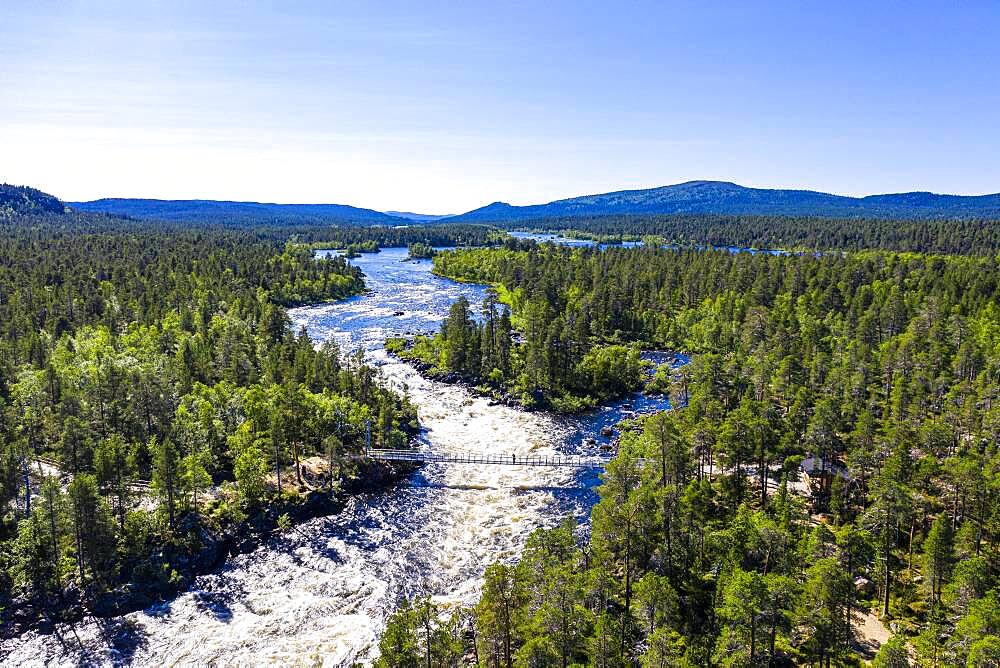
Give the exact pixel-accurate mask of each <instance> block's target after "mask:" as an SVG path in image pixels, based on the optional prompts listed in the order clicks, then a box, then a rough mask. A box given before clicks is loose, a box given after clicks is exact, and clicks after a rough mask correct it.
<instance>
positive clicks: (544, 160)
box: [0, 1, 1000, 214]
mask: <svg viewBox="0 0 1000 668" xmlns="http://www.w3.org/2000/svg"><path fill="white" fill-rule="evenodd" d="M5 20H6V24H7V25H6V27H7V30H6V37H7V38H6V39H5V40H4V42H3V43H2V44H0V57H2V58H3V61H4V63H5V66H4V68H3V69H2V70H0V84H2V85H3V87H4V89H5V90H7V91H13V92H14V94H10V95H5V96H4V98H3V99H2V100H0V146H3V150H2V151H0V181H7V182H10V183H19V184H24V185H30V186H33V187H37V188H40V189H42V190H45V191H47V192H50V193H52V194H54V195H56V196H58V197H60V198H62V199H64V200H67V201H87V200H93V199H99V198H104V197H142V198H154V199H215V200H234V201H257V202H275V203H338V204H349V205H353V206H358V207H365V208H371V209H376V210H380V211H385V210H397V211H412V212H419V213H432V214H441V213H444V212H451V213H456V212H463V211H468V210H471V209H475V208H477V207H480V206H483V205H485V204H489V203H490V202H494V201H504V202H508V203H511V204H537V203H543V202H549V201H553V200H558V199H565V198H570V197H575V196H579V195H587V194H594V193H604V192H612V191H618V190H634V189H643V188H650V187H658V186H664V185H670V184H675V183H681V182H685V181H690V180H719V181H731V182H735V183H738V184H740V185H745V186H749V187H761V188H787V189H808V190H818V191H821V192H830V193H834V194H841V195H852V196H862V195H869V194H881V193H896V192H909V191H931V192H936V193H948V194H984V193H995V192H997V191H1000V184H998V182H997V179H996V174H998V173H1000V158H998V156H1000V133H997V132H996V129H995V127H994V125H995V110H996V108H997V103H998V102H1000V73H998V72H997V70H996V68H991V67H989V66H988V63H990V62H997V61H1000V43H998V42H997V40H995V39H993V37H994V36H995V34H996V32H997V28H998V26H1000V6H998V5H996V4H992V3H969V4H965V5H963V6H961V7H950V8H949V11H948V12H947V13H942V12H940V11H939V6H938V5H932V4H929V3H916V4H913V5H907V8H906V11H905V12H902V11H893V10H892V9H891V8H883V7H872V6H870V5H868V4H862V3H843V4H840V5H837V6H835V7H833V6H826V5H824V6H812V7H808V6H802V7H789V6H787V5H785V4H783V3H754V4H753V6H750V5H745V6H744V5H741V6H738V7H734V6H730V5H729V4H725V3H718V4H713V3H690V4H689V3H671V4H669V5H663V4H641V3H639V4H632V5H628V6H627V7H621V6H615V7H603V6H601V5H599V4H577V3H555V4H552V5H546V6H544V7H542V6H536V5H534V4H514V5H509V6H506V7H504V8H503V9H497V8H494V7H491V6H480V5H469V6H463V7H453V6H451V5H448V4H437V3H428V4H425V5H421V7H420V8H419V9H414V8H412V7H408V6H407V5H406V4H403V3H399V4H396V3H389V4H380V5H378V6H368V5H365V4H345V5H338V6H337V7H333V8H331V7H327V6H326V5H325V4H324V3H318V2H317V3H303V4H298V5H296V6H295V8H294V13H292V10H290V9H288V8H285V7H283V6H281V5H277V4H275V5H266V4H258V5H255V6H253V7H250V6H245V5H243V4H236V3H213V4H212V5H211V6H209V7H205V6H201V5H199V4H197V3H153V4H146V5H144V6H142V7H136V6H133V5H132V4H131V3H127V2H103V3H83V2H67V3H58V4H56V3H54V4H50V5H37V4H36V3H29V2H21V1H15V2H13V3H10V4H9V6H8V7H7V8H6V16H5Z"/></svg>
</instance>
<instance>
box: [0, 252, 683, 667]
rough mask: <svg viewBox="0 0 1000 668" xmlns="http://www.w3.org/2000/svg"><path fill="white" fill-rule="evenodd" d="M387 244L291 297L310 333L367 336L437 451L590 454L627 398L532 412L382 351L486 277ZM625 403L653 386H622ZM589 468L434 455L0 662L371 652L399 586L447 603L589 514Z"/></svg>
mask: <svg viewBox="0 0 1000 668" xmlns="http://www.w3.org/2000/svg"><path fill="white" fill-rule="evenodd" d="M405 256H406V250H405V249H386V250H383V251H382V252H381V253H378V254H373V255H364V256H362V257H360V258H358V259H356V260H354V262H355V263H356V264H357V265H358V266H359V267H361V269H362V270H363V271H364V272H365V275H366V281H367V284H368V288H369V290H368V292H367V293H366V294H364V295H361V296H358V297H354V298H352V299H349V300H346V301H343V302H337V303H331V304H322V305H317V306H311V307H304V308H299V309H294V310H293V311H291V317H292V320H293V322H294V324H295V327H296V329H297V328H298V327H300V326H304V327H306V329H307V331H308V332H309V334H310V335H311V336H312V337H313V339H314V340H316V341H317V342H318V341H323V340H327V339H330V338H333V339H336V340H337V341H338V342H339V343H340V344H341V346H342V347H343V349H344V350H345V351H348V350H355V349H362V350H364V351H365V355H366V357H367V359H368V360H369V361H370V362H371V363H372V364H374V365H377V366H378V367H379V371H380V375H381V376H382V378H383V380H384V381H385V382H387V383H390V384H392V385H393V386H395V387H396V388H397V389H403V388H405V390H406V391H407V392H408V393H409V394H410V397H411V398H412V400H413V401H414V402H415V403H416V404H417V406H418V407H419V416H420V421H421V423H422V425H423V427H424V428H425V432H424V433H423V434H422V435H421V437H420V438H421V439H422V441H423V442H422V443H421V444H420V445H421V446H422V447H426V448H429V449H431V450H433V451H435V452H441V453H457V452H476V453H498V454H501V453H502V454H518V455H522V454H529V453H531V454H539V455H553V454H556V453H581V454H597V448H598V446H597V445H595V444H594V443H593V442H592V441H590V439H596V441H598V442H599V441H600V440H601V437H600V430H601V428H602V427H603V426H605V425H610V424H614V423H615V422H617V421H618V420H620V419H621V417H622V416H623V405H624V404H625V403H626V401H622V402H618V403H617V404H615V405H613V406H605V407H603V408H601V409H599V410H598V411H596V412H594V413H592V414H589V415H584V416H578V417H572V418H558V417H554V416H550V415H547V414H544V413H528V412H524V411H520V410H516V409H513V408H510V407H506V406H502V405H491V402H488V401H487V400H486V399H483V398H477V397H473V396H472V395H471V394H470V393H469V391H468V390H466V389H465V388H463V387H460V386H454V385H446V384H442V383H438V382H433V381H428V380H425V379H423V378H421V377H420V376H419V375H418V374H417V373H416V372H415V371H414V370H413V369H412V367H410V366H408V365H406V364H403V363H400V362H397V361H395V360H393V359H392V358H390V357H389V356H388V355H387V354H386V352H385V350H384V349H383V348H382V342H383V341H384V339H385V337H386V336H390V335H402V334H406V333H417V332H424V331H430V330H435V329H436V328H437V327H438V326H439V325H440V322H441V321H442V319H443V318H444V316H445V315H446V314H447V311H448V307H449V306H450V304H451V303H452V302H453V301H454V300H455V299H457V298H458V297H459V295H465V296H466V297H467V298H468V299H469V301H470V302H471V303H472V304H473V305H474V306H477V307H478V305H479V304H480V303H481V302H482V300H483V297H484V296H485V293H486V288H485V286H482V285H471V284H460V283H456V282H453V281H449V280H446V279H442V278H439V277H436V276H434V275H433V274H432V273H431V271H430V269H431V265H430V262H429V261H426V260H425V261H421V262H404V261H403V260H404V259H405ZM627 403H629V404H631V409H632V410H637V411H639V412H647V411H653V410H658V409H662V408H665V407H666V405H667V404H666V400H665V399H664V398H655V397H641V396H636V397H632V398H629V399H628V400H627ZM598 483H599V480H598V478H597V475H596V474H595V473H594V472H592V471H590V472H579V471H575V470H573V469H559V468H551V469H549V468H521V467H509V466H504V467H501V466H472V465H451V466H448V465H441V464H437V465H430V466H426V467H424V468H423V469H421V470H420V471H419V472H417V473H415V474H414V475H412V476H411V477H410V478H409V479H408V480H407V481H405V482H403V483H401V484H399V485H397V486H394V487H393V488H391V489H386V490H382V491H379V492H376V493H370V494H363V495H359V496H357V497H355V498H353V499H352V500H351V501H350V503H349V504H348V507H347V508H346V509H345V510H344V512H342V513H340V514H338V515H336V516H330V517H322V518H317V519H314V520H312V521H309V522H306V523H304V524H302V525H300V526H298V527H296V528H294V529H292V530H290V531H288V532H287V533H285V534H284V535H282V536H280V537H278V538H276V539H273V540H271V541H269V542H268V543H266V544H265V545H262V546H260V547H259V548H257V549H256V550H254V551H252V552H250V553H247V554H242V555H237V556H234V557H232V558H230V559H229V560H228V561H227V562H226V563H225V564H224V565H223V566H222V567H221V568H220V569H218V570H217V571H215V572H213V573H210V574H208V575H204V576H201V577H199V578H197V580H196V581H195V583H194V585H193V586H192V587H191V589H189V590H188V591H187V592H184V593H183V594H181V595H179V596H178V597H176V598H175V599H173V600H171V601H168V602H164V603H161V604H157V605H154V606H152V607H150V608H148V609H146V610H144V611H141V612H137V613H133V614H130V615H127V616H126V617H125V618H123V619H120V620H114V621H113V622H111V623H108V622H102V623H101V624H98V623H97V622H96V621H94V620H90V621H88V622H87V623H85V624H84V625H82V626H81V627H80V629H79V631H78V633H79V635H80V638H81V640H82V644H83V647H84V648H85V649H84V651H81V650H80V649H79V646H78V645H76V643H75V641H74V642H73V643H70V644H67V645H63V644H62V643H60V641H59V640H58V639H57V638H55V637H54V636H51V635H38V634H28V635H26V636H25V637H22V638H20V639H18V640H15V641H8V642H7V643H5V644H4V645H0V661H2V662H3V663H4V665H18V666H24V665H37V664H43V663H48V664H50V665H52V664H57V665H77V664H79V663H80V662H82V661H91V662H94V663H99V664H101V663H129V664H133V665H148V666H161V665H171V664H178V663H180V664H190V663H197V664H207V663H212V664H222V665H237V664H238V665H250V664H256V665H259V664H262V663H280V664H285V665H289V664H290V665H317V664H320V665H326V666H342V665H350V664H351V663H352V662H355V661H357V662H361V663H369V662H370V661H371V660H373V659H374V658H375V656H376V653H377V638H378V634H379V632H380V631H381V629H382V627H383V626H384V623H385V619H386V617H387V616H388V615H389V613H390V612H391V611H392V610H393V608H394V607H395V605H396V604H397V602H398V601H399V600H400V599H401V598H402V597H409V596H414V595H416V594H418V593H422V592H427V593H430V594H431V595H433V596H434V597H435V600H436V601H437V602H438V603H439V604H441V605H443V606H449V605H453V604H469V603H473V602H474V601H475V600H476V598H477V595H478V588H479V586H480V582H481V578H482V574H483V571H484V569H485V567H486V566H487V565H488V564H489V563H491V562H493V561H495V560H497V559H511V558H514V557H515V556H516V555H517V553H518V551H519V549H520V547H521V546H522V545H523V543H524V540H525V538H526V537H527V535H528V534H529V533H530V532H531V531H532V530H534V529H535V528H537V527H539V526H551V525H554V524H556V523H558V522H559V521H560V520H561V519H562V518H564V517H566V516H567V515H572V516H574V517H576V518H577V519H578V520H580V521H582V522H587V521H588V518H589V512H590V509H591V507H592V506H593V504H594V503H595V502H596V500H597V495H596V493H595V492H594V490H593V488H594V486H596V485H597V484H598Z"/></svg>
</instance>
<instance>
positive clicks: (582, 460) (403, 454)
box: [365, 448, 607, 468]
mask: <svg viewBox="0 0 1000 668" xmlns="http://www.w3.org/2000/svg"><path fill="white" fill-rule="evenodd" d="M365 456H366V457H368V458H369V459H375V460H380V461H402V462H421V463H448V464H490V465H496V466H565V467H572V468H604V466H605V465H606V464H607V460H604V459H601V458H597V457H580V456H575V455H555V456H542V455H518V454H510V455H506V454H483V453H472V452H459V453H452V454H442V453H434V452H426V451H420V450H394V449H375V448H370V449H367V450H365Z"/></svg>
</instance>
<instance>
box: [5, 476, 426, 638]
mask: <svg viewBox="0 0 1000 668" xmlns="http://www.w3.org/2000/svg"><path fill="white" fill-rule="evenodd" d="M417 468H418V465H416V464H411V463H406V462H394V463H392V464H389V463H386V462H372V461H363V462H361V463H360V464H359V465H358V469H357V473H356V475H355V476H352V477H351V478H349V479H347V480H345V481H344V483H343V484H342V485H341V486H340V488H339V489H338V490H335V491H334V492H333V493H331V492H329V491H327V490H325V489H322V488H321V487H311V486H310V487H306V488H303V491H301V492H296V493H294V494H285V495H282V496H281V497H279V498H277V499H275V500H273V501H272V502H271V503H269V504H268V505H267V506H266V507H263V508H259V509H256V510H255V511H253V512H252V514H249V515H246V514H243V515H242V516H236V517H235V518H234V517H233V516H229V515H227V516H222V517H218V518H216V521H215V522H214V523H212V524H210V523H208V522H200V521H197V520H196V519H195V516H194V515H187V516H185V517H184V518H182V519H181V520H180V521H179V522H178V525H177V527H176V528H175V529H174V531H173V532H172V534H171V535H170V536H169V537H167V538H166V539H164V540H163V545H162V546H161V549H158V550H156V551H154V552H152V553H151V554H149V555H148V556H147V557H145V558H144V559H143V560H142V561H141V562H140V563H136V564H133V565H132V566H133V568H131V569H130V570H131V572H132V573H133V577H132V578H131V579H130V580H129V581H127V582H124V583H119V584H117V585H116V586H114V587H113V588H112V589H111V590H110V591H107V592H104V593H101V594H98V595H94V594H92V593H90V592H85V591H83V590H81V589H80V588H79V587H70V588H67V589H65V590H63V591H62V592H61V593H60V594H58V595H56V596H52V597H50V598H47V599H45V600H40V599H38V598H28V597H18V598H14V599H8V600H6V601H4V600H2V599H0V611H2V613H0V614H2V619H0V640H5V639H10V638H15V637H18V636H20V635H21V634H23V633H25V632H27V631H29V630H36V631H38V632H40V633H52V632H54V631H63V630H65V627H66V626H72V625H73V624H75V623H77V622H79V621H81V620H82V619H84V618H85V617H87V616H93V617H98V618H111V617H120V616H122V615H125V614H128V613H131V612H135V611H137V610H143V609H145V608H148V607H149V606H151V605H153V604H154V603H156V602H158V601H163V600H168V599H170V598H172V597H173V596H176V595H177V594H178V593H180V592H182V591H184V590H186V589H187V588H188V587H190V585H191V583H192V582H193V581H194V579H195V578H196V577H197V576H199V575H203V574H205V573H209V572H211V571H213V570H215V569H216V568H218V567H219V566H221V565H222V564H223V563H224V562H225V560H226V559H227V558H228V557H230V556H232V555H236V554H241V553H246V552H249V551H251V550H253V549H255V548H256V547H258V546H259V545H260V544H261V543H262V542H265V541H267V540H269V539H270V538H271V536H273V535H275V534H277V533H280V532H281V531H284V530H286V529H288V528H289V527H294V526H296V525H298V524H301V523H304V522H306V521H308V520H310V519H313V518H316V517H322V516H328V515H336V514H337V513H339V512H340V511H341V510H343V508H344V507H345V505H346V503H347V501H348V500H349V499H350V498H351V497H352V496H354V495H357V494H362V493H366V492H372V491H377V490H379V489H383V488H385V487H388V486H391V485H393V484H395V483H397V482H400V481H401V480H403V479H405V478H406V477H407V476H409V475H410V474H411V473H413V472H414V471H415V470H416V469H417ZM283 477H284V476H283Z"/></svg>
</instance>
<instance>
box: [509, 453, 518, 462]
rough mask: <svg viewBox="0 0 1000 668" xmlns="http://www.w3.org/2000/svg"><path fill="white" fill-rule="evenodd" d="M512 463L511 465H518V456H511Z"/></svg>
mask: <svg viewBox="0 0 1000 668" xmlns="http://www.w3.org/2000/svg"><path fill="white" fill-rule="evenodd" d="M510 463H511V464H516V463H517V455H515V454H513V453H511V455H510Z"/></svg>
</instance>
